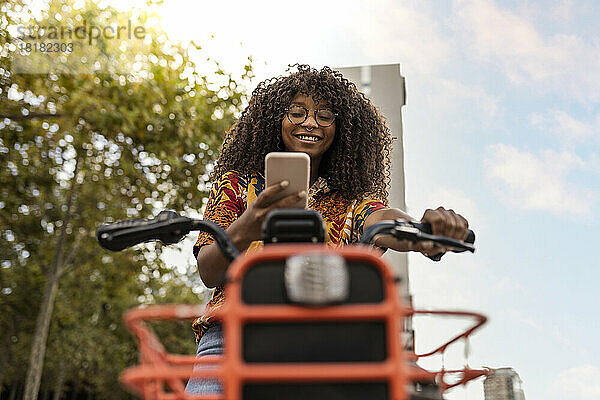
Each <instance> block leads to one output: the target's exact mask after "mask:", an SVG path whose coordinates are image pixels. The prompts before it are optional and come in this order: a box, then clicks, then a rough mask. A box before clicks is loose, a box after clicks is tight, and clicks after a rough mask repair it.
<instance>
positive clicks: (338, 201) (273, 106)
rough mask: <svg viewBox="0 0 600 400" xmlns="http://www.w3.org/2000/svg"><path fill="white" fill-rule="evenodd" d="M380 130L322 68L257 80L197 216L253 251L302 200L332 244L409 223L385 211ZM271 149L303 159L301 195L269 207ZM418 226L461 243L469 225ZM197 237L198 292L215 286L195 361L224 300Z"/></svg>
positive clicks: (448, 214) (379, 121) (222, 262)
mask: <svg viewBox="0 0 600 400" xmlns="http://www.w3.org/2000/svg"><path fill="white" fill-rule="evenodd" d="M391 142H392V140H391V137H390V133H389V129H388V128H387V127H386V126H385V122H384V120H383V118H382V116H381V115H380V113H379V112H378V111H377V110H376V108H375V107H374V106H373V104H372V103H371V102H370V100H369V99H368V98H367V97H366V96H365V95H364V94H362V93H360V92H359V91H358V90H357V88H356V87H355V86H354V84H352V83H351V82H349V81H348V80H347V79H345V78H344V77H343V76H342V75H341V74H340V73H339V72H337V71H333V70H331V69H330V68H328V67H324V68H323V69H321V70H316V69H313V68H311V67H309V66H306V65H299V66H297V72H294V73H292V74H290V75H288V76H282V77H278V78H273V79H270V80H267V81H264V82H262V83H260V84H259V85H258V87H257V88H256V89H255V90H254V92H253V93H252V97H251V99H250V102H249V104H248V107H247V108H246V109H245V110H244V112H243V113H242V115H241V117H240V119H239V121H237V122H236V123H235V124H234V125H233V127H232V128H231V130H230V131H229V132H228V134H227V136H226V138H225V142H224V144H223V150H222V152H221V155H220V157H219V159H218V161H217V164H216V168H215V170H214V171H213V174H212V177H211V178H212V181H213V186H212V189H211V193H210V197H209V201H208V204H207V207H206V211H205V213H204V218H205V219H209V220H212V221H213V222H216V223H217V224H219V225H220V226H221V227H222V228H223V229H225V230H226V232H227V234H228V235H229V237H230V238H231V239H232V240H233V243H234V244H235V245H236V247H237V248H238V249H239V250H240V251H253V250H254V249H257V248H259V247H260V246H261V242H259V241H260V239H261V226H262V222H263V220H264V218H265V216H266V214H267V213H268V212H269V211H271V210H273V209H276V208H285V207H288V206H290V205H292V204H294V203H296V202H297V201H298V200H300V199H302V198H305V197H308V208H310V209H314V210H317V211H319V212H320V213H321V215H322V216H323V219H324V222H325V223H326V225H327V241H328V244H329V245H331V246H334V247H337V246H342V245H344V244H348V243H352V242H356V241H357V240H358V238H359V237H360V235H361V234H362V232H363V231H364V230H365V229H366V228H368V227H369V226H370V225H372V224H374V223H376V222H379V221H382V220H391V219H397V218H401V219H405V220H412V218H411V217H410V216H408V215H407V214H405V213H404V212H402V211H401V210H399V209H395V208H389V207H388V206H387V204H388V200H387V198H388V193H387V186H388V184H389V181H390V179H389V175H390V172H389V170H390V157H389V155H390V146H391ZM273 151H299V152H304V153H306V154H308V155H309V157H310V160H311V169H310V184H311V186H310V190H309V192H308V193H305V192H300V193H295V194H292V195H290V196H287V197H284V198H282V199H280V200H278V201H274V200H273V199H274V197H275V196H276V195H277V193H279V192H280V191H282V190H283V189H284V188H285V187H286V186H287V182H285V181H284V182H281V183H278V184H275V185H273V186H270V187H267V188H265V187H264V185H265V181H264V177H263V176H262V172H263V171H264V159H265V155H266V154H268V153H269V152H273ZM421 221H424V222H429V223H431V225H432V229H433V233H434V234H439V235H444V236H449V237H453V238H457V239H461V240H463V239H465V238H466V236H467V233H468V223H467V221H466V220H465V219H464V218H463V217H462V216H460V215H458V214H456V213H454V212H453V211H452V210H445V209H443V208H441V207H440V208H438V209H437V210H427V211H426V212H425V214H424V215H423V218H422V219H421ZM212 242H213V240H212V239H211V238H210V237H209V236H208V235H207V234H205V233H201V234H200V236H199V238H198V241H197V243H196V245H195V246H194V254H195V255H196V258H197V262H198V270H199V272H200V276H201V278H202V280H203V282H204V283H205V285H206V286H207V287H217V288H216V290H215V292H214V294H213V298H212V299H211V301H210V302H209V303H208V306H207V312H206V314H205V316H203V317H200V318H198V319H197V320H196V321H194V323H193V328H194V331H195V332H196V338H197V340H198V341H199V346H198V353H197V354H198V355H209V354H220V353H221V352H222V336H221V330H220V325H219V324H218V323H212V321H211V316H210V315H211V311H213V310H214V309H215V308H217V307H218V306H219V305H220V304H222V302H223V301H224V297H223V288H222V287H221V286H219V285H220V283H221V282H222V280H223V277H224V274H225V270H226V269H227V266H228V264H229V263H228V261H227V260H226V259H225V258H224V257H223V256H222V254H221V252H220V250H219V249H218V247H217V245H216V244H214V243H212ZM376 244H377V245H379V246H382V247H387V248H392V249H395V250H397V251H419V252H421V253H423V254H425V255H428V256H432V255H435V254H439V253H442V252H444V249H443V248H439V247H436V246H434V245H433V244H431V243H420V244H418V245H414V246H413V245H412V244H411V243H410V242H404V241H397V240H395V239H393V238H391V237H384V238H380V239H379V240H378V241H377V243H376ZM188 390H189V391H192V392H203V393H206V392H213V391H215V390H219V386H218V384H216V383H215V382H214V381H202V380H197V379H192V380H191V381H190V384H188Z"/></svg>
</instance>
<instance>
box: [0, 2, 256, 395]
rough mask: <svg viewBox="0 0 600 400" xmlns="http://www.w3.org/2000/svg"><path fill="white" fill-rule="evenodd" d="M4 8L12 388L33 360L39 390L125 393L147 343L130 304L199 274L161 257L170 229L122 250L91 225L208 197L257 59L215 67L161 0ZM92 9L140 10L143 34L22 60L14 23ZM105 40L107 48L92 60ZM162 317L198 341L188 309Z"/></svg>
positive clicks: (1, 104)
mask: <svg viewBox="0 0 600 400" xmlns="http://www.w3.org/2000/svg"><path fill="white" fill-rule="evenodd" d="M0 8H1V13H0V290H1V292H0V308H1V310H2V312H1V313H0V371H1V372H0V391H1V390H3V389H2V388H3V387H4V388H8V387H15V385H17V384H20V385H22V382H24V381H25V379H26V377H27V376H28V374H27V371H28V370H29V380H35V379H34V378H35V376H33V375H35V374H32V373H31V370H32V364H35V363H36V362H37V363H38V364H39V365H38V367H40V368H41V366H42V365H43V366H44V368H43V370H42V369H40V371H43V374H42V376H43V379H42V380H41V388H42V390H50V391H53V392H56V391H58V393H60V392H61V391H62V390H67V389H69V390H75V391H76V390H87V391H88V392H94V393H95V394H96V395H97V396H98V397H100V398H119V397H126V394H125V393H124V392H123V391H122V390H121V389H120V388H119V386H118V383H117V375H118V373H119V372H120V371H121V370H122V369H123V368H124V367H125V366H127V365H131V364H132V363H134V362H135V358H136V352H135V346H134V344H133V340H132V338H131V336H130V335H129V334H128V333H127V332H126V331H125V330H124V328H123V326H122V323H121V315H122V313H123V312H124V311H125V310H126V309H128V308H130V307H132V306H134V305H137V304H140V303H144V304H148V303H156V302H161V303H163V302H191V303H197V302H198V301H200V299H199V298H198V296H197V295H196V294H194V293H193V292H192V290H191V289H190V288H191V287H194V286H195V285H199V284H200V283H199V280H198V278H197V275H196V274H195V272H194V271H193V268H189V269H188V270H187V271H182V270H181V269H180V268H173V266H168V265H165V263H164V262H163V261H162V260H161V258H160V257H159V255H160V253H161V249H162V247H161V246H160V245H149V246H146V247H142V246H139V247H138V248H137V249H134V250H130V251H126V252H122V253H110V252H107V251H105V250H102V249H101V248H100V247H99V246H98V245H97V242H96V239H95V231H96V229H97V228H98V226H99V225H100V224H101V223H104V222H111V221H116V220H123V219H129V218H146V217H150V216H152V215H155V214H156V213H157V212H158V211H159V210H160V209H162V208H172V209H175V210H178V211H183V212H191V211H192V210H193V211H197V210H200V209H201V208H202V206H203V199H204V197H205V196H206V186H205V185H206V183H207V179H208V174H209V173H210V170H211V168H212V163H213V162H214V159H215V157H216V154H217V152H218V148H219V146H220V143H221V142H222V138H223V134H224V132H225V131H226V130H227V129H228V127H229V126H230V125H231V123H232V122H233V120H234V118H235V116H236V115H237V114H238V113H239V112H240V111H241V107H242V104H243V102H244V101H245V97H244V95H243V93H244V85H245V84H246V83H247V82H248V79H249V78H250V77H251V73H252V71H251V67H250V65H248V66H246V67H245V73H244V74H242V75H241V76H239V77H234V76H232V75H230V74H227V73H225V72H223V71H222V70H221V69H220V68H219V66H218V64H216V63H214V64H212V65H214V68H213V72H212V73H210V74H208V76H207V75H206V74H205V73H202V72H200V69H199V68H198V65H197V64H196V63H195V62H194V58H193V54H196V53H197V52H198V51H200V48H199V47H198V46H196V45H193V44H192V45H190V46H187V45H182V44H180V43H174V42H172V41H169V40H168V38H167V37H166V35H165V34H164V33H163V32H161V31H160V29H159V28H158V27H157V26H156V25H155V24H154V23H153V22H152V21H153V20H154V19H153V15H152V5H151V4H150V5H149V6H148V8H147V9H145V10H132V11H129V12H117V11H116V10H114V9H112V8H110V7H106V8H103V9H98V8H97V6H95V5H94V4H93V3H91V2H90V3H86V4H85V5H84V6H82V7H79V8H75V7H74V6H70V5H68V4H65V3H64V2H59V1H51V2H50V4H48V6H47V8H46V9H44V10H42V11H41V13H39V15H38V14H36V13H34V12H32V10H30V9H29V8H28V6H27V3H25V4H24V3H20V2H1V3H0ZM40 15H41V16H40ZM83 20H85V21H86V22H87V24H88V26H89V25H95V26H107V25H109V24H111V23H123V21H127V20H131V21H133V23H134V24H135V25H137V26H144V27H145V31H146V37H145V39H144V40H138V41H137V42H135V43H133V45H132V44H131V42H128V43H126V44H125V45H124V44H123V43H122V42H120V41H118V40H110V39H106V38H100V39H98V40H97V41H96V42H95V43H94V44H93V45H90V46H89V48H86V47H81V48H80V51H83V53H77V57H79V58H78V59H77V60H74V59H73V58H71V59H67V61H66V62H64V63H63V65H62V67H63V68H67V70H68V68H72V69H73V71H72V72H74V73H72V74H67V73H56V71H53V70H49V71H47V72H45V73H37V74H22V73H14V72H13V71H12V65H13V64H12V63H13V62H14V60H15V57H16V56H17V55H18V53H19V51H20V49H19V46H18V44H19V40H18V39H17V38H15V37H14V34H12V33H11V32H13V31H11V27H13V28H14V27H15V26H18V25H20V24H21V25H23V24H24V25H28V24H32V23H33V24H35V25H39V26H50V25H56V26H66V25H68V24H71V25H74V26H77V25H80V24H81V23H82V21H83ZM86 49H87V50H86ZM86 51H87V53H86ZM81 54H84V56H81ZM86 54H87V56H85V55H86ZM101 56H102V57H104V59H105V60H109V61H110V62H111V64H110V65H105V66H101V68H100V69H98V70H97V71H93V70H89V68H88V70H86V68H87V67H86V68H84V69H83V70H82V69H81V65H79V64H85V63H90V62H91V61H93V60H94V59H96V58H98V59H99V57H101ZM75 61H76V62H75ZM203 67H205V65H203ZM204 70H206V68H204ZM62 71H63V72H64V71H65V70H64V69H62ZM82 71H83V72H82ZM119 71H127V72H119ZM59 283H60V284H59ZM182 327H183V329H182ZM157 329H158V330H159V331H160V333H161V335H162V336H163V337H165V338H166V339H167V341H168V342H169V343H170V344H169V346H171V345H175V347H177V346H179V347H180V349H182V351H186V352H189V353H192V352H193V347H194V345H193V338H192V334H191V331H190V330H189V325H188V324H187V323H184V324H183V325H178V326H176V328H175V329H172V328H168V327H166V326H162V325H160V326H157ZM46 337H47V340H46ZM40 338H42V339H43V340H40ZM36 341H37V342H36ZM36 348H37V349H38V350H39V352H41V354H34V353H35V349H36ZM30 349H33V350H32V351H30ZM44 355H45V363H44ZM36 360H37V361H36ZM28 366H29V367H28ZM38 382H39V378H38ZM37 385H38V386H39V385H40V383H37ZM34 386H35V385H34ZM76 388H79V389H76ZM34 389H35V391H34V392H32V393H34V394H33V397H32V398H34V397H35V396H36V395H37V388H34Z"/></svg>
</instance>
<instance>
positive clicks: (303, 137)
mask: <svg viewBox="0 0 600 400" xmlns="http://www.w3.org/2000/svg"><path fill="white" fill-rule="evenodd" d="M296 137H297V138H298V139H300V140H308V141H310V142H316V141H317V140H319V138H318V137H316V136H304V135H299V136H296Z"/></svg>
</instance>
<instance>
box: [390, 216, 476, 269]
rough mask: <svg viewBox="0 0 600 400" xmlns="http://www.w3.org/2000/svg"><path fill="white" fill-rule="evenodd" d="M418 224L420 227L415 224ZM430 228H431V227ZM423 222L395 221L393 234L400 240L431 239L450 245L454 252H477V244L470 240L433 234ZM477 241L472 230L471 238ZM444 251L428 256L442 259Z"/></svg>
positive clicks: (445, 245) (436, 259) (437, 259)
mask: <svg viewBox="0 0 600 400" xmlns="http://www.w3.org/2000/svg"><path fill="white" fill-rule="evenodd" d="M417 224H418V226H419V227H418V228H417V227H416V226H415V225H417ZM429 229H430V228H429ZM423 230H426V229H423V224H422V223H414V222H406V221H400V220H397V221H395V226H394V229H393V230H392V232H391V234H392V235H393V236H394V237H395V238H396V239H398V240H408V241H411V242H419V241H425V240H431V241H433V242H435V243H437V244H440V245H442V246H444V247H448V248H449V250H450V251H452V252H454V253H462V252H464V251H470V252H471V253H474V252H475V246H473V244H471V243H468V242H463V241H460V240H456V239H452V238H449V237H446V236H439V235H432V234H430V233H426V232H423ZM468 239H471V240H473V241H475V236H474V234H472V232H470V235H469V238H468ZM443 255H444V253H440V254H435V255H433V256H427V257H428V258H430V259H431V260H433V261H439V260H441V258H442V256H443Z"/></svg>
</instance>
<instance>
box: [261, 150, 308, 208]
mask: <svg viewBox="0 0 600 400" xmlns="http://www.w3.org/2000/svg"><path fill="white" fill-rule="evenodd" d="M265 180H266V186H265V187H269V186H272V185H275V184H277V183H279V182H281V181H288V182H289V183H290V184H289V186H288V187H287V188H285V190H283V191H282V192H280V193H278V195H277V198H276V200H279V199H281V198H283V197H286V196H289V195H290V194H293V193H298V192H300V191H302V190H306V192H307V193H308V183H309V180H310V157H309V156H308V154H306V153H300V152H291V151H286V152H273V153H269V154H267V155H266V156H265ZM306 204H307V198H306V197H305V198H303V199H301V200H300V201H298V202H297V203H296V204H294V205H293V206H292V207H291V208H306Z"/></svg>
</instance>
